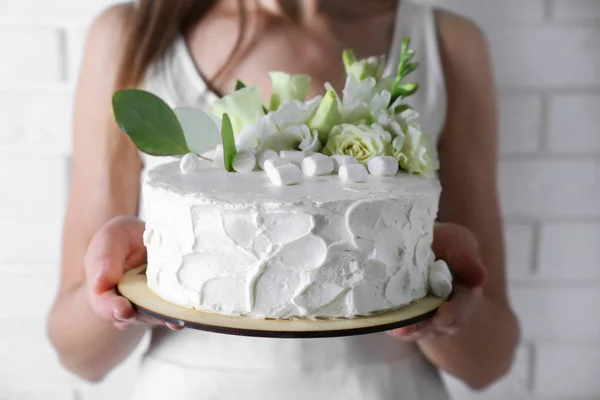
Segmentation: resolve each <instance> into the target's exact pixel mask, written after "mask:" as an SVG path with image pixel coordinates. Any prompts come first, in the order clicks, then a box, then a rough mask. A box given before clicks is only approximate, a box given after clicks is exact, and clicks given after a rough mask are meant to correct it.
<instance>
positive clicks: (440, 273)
mask: <svg viewBox="0 0 600 400" xmlns="http://www.w3.org/2000/svg"><path fill="white" fill-rule="evenodd" d="M428 281H429V289H430V290H431V293H433V294H434V295H435V296H437V297H440V298H446V297H448V296H450V293H452V273H451V272H450V269H449V268H448V264H446V262H445V261H444V260H437V261H436V262H434V263H432V264H431V265H430V266H429V277H428Z"/></svg>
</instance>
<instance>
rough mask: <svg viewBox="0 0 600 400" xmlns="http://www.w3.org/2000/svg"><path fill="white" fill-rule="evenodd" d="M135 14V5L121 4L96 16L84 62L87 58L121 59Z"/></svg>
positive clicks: (91, 26) (87, 43)
mask: <svg viewBox="0 0 600 400" xmlns="http://www.w3.org/2000/svg"><path fill="white" fill-rule="evenodd" d="M133 12H134V5H133V3H121V4H116V5H113V6H111V7H108V8H106V9H105V10H104V11H103V12H101V13H100V14H98V15H97V16H96V18H95V19H94V20H93V21H92V24H91V25H90V27H89V29H88V32H87V37H86V43H85V54H84V62H85V59H86V58H94V59H99V58H104V59H105V60H110V59H114V58H119V56H120V55H121V53H122V51H123V44H124V42H125V41H124V40H123V38H124V36H125V35H126V28H127V26H129V25H130V23H131V19H132V17H133ZM108 57H110V58H108Z"/></svg>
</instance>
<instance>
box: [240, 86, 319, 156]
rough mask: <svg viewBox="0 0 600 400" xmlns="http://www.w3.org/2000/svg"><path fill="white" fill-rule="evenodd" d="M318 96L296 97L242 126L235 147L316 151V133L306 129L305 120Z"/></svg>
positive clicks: (316, 106) (307, 118)
mask: <svg viewBox="0 0 600 400" xmlns="http://www.w3.org/2000/svg"><path fill="white" fill-rule="evenodd" d="M321 98H322V97H321V96H317V97H315V98H313V99H311V100H310V101H308V102H306V103H303V102H300V101H297V100H291V101H287V102H285V103H283V104H282V105H281V106H280V107H279V109H278V110H277V111H273V112H271V113H269V114H267V115H265V116H263V117H261V118H260V119H259V120H258V121H257V122H256V123H255V124H253V125H250V126H248V127H246V128H244V130H242V132H241V133H240V134H239V136H238V137H237V139H236V147H237V148H238V149H245V150H253V151H257V152H258V151H262V150H266V149H272V150H275V151H281V150H292V149H294V150H295V149H300V150H303V151H307V152H314V151H319V150H320V149H321V142H319V137H318V133H317V132H316V131H315V130H310V129H309V128H308V126H307V122H308V121H309V120H310V119H311V118H312V117H313V115H314V114H315V112H316V111H317V108H318V107H319V103H320V101H321Z"/></svg>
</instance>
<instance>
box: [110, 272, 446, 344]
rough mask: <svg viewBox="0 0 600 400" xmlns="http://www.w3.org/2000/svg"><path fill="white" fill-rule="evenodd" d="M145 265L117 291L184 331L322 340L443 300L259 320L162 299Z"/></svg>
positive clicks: (387, 323)
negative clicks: (337, 315)
mask: <svg viewBox="0 0 600 400" xmlns="http://www.w3.org/2000/svg"><path fill="white" fill-rule="evenodd" d="M145 271H146V265H142V266H140V267H137V268H134V269H130V270H129V271H127V272H126V273H125V275H124V276H123V279H122V280H121V282H120V283H119V284H118V286H117V289H118V292H119V293H120V294H121V296H124V297H125V298H127V299H128V300H129V301H130V302H131V303H132V304H133V306H134V308H135V309H136V310H137V312H139V313H141V314H145V315H148V316H151V317H154V318H157V319H159V320H161V321H164V322H169V323H174V324H179V325H183V326H184V327H186V328H191V329H198V330H203V331H208V332H215V333H222V334H228V335H238V336H253V337H269V338H325V337H340V336H353V335H364V334H369V333H376V332H383V331H389V330H392V329H397V328H401V327H404V326H408V325H412V324H415V323H417V322H419V321H422V320H425V319H427V318H430V317H432V316H433V315H434V314H435V312H436V311H437V309H438V307H439V306H440V305H441V304H442V303H444V301H446V299H442V298H439V297H435V296H433V295H428V296H427V297H425V298H423V299H421V300H419V301H417V302H415V303H412V304H410V305H408V306H406V307H403V308H401V309H399V310H395V311H390V312H386V313H383V314H378V315H376V316H369V317H360V318H354V319H317V320H310V319H295V320H277V319H258V318H250V317H231V316H225V315H219V314H213V313H206V312H202V311H198V310H194V309H189V308H185V307H181V306H178V305H175V304H173V303H170V302H168V301H166V300H163V299H162V298H160V297H159V296H157V295H156V294H155V293H154V292H152V291H151V290H150V289H149V288H148V286H147V284H146V274H145Z"/></svg>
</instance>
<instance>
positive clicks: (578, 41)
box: [487, 2, 600, 89]
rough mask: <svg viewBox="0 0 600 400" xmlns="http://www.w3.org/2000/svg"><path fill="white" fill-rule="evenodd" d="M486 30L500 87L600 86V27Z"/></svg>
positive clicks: (518, 27) (548, 26)
mask: <svg viewBox="0 0 600 400" xmlns="http://www.w3.org/2000/svg"><path fill="white" fill-rule="evenodd" d="M525 3H526V2H523V4H525ZM503 22H504V21H503ZM487 33H488V37H489V41H490V50H491V56H492V61H493V63H494V65H495V66H496V68H495V76H496V81H497V83H498V85H499V86H510V87H534V88H539V87H543V88H547V89H552V88H565V87H568V88H571V89H572V88H577V87H580V88H589V87H594V86H599V85H600V42H598V40H597V38H598V37H599V35H600V28H596V27H593V26H572V25H560V26H558V25H552V24H538V25H529V26H523V25H514V26H511V27H510V29H507V28H506V26H499V27H491V28H490V29H488V31H487ZM533 55H535V56H533Z"/></svg>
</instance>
